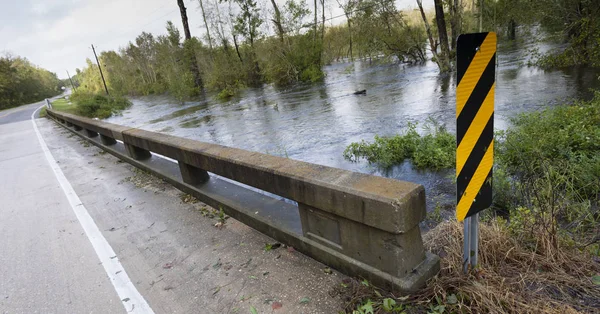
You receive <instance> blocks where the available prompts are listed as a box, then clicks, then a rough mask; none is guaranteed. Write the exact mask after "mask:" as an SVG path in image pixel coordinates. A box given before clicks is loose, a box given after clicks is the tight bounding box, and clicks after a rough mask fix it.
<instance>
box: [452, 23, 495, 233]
mask: <svg viewBox="0 0 600 314" xmlns="http://www.w3.org/2000/svg"><path fill="white" fill-rule="evenodd" d="M456 72H457V80H456V81H457V87H456V145H457V148H456V202H457V205H456V218H457V219H458V221H462V220H463V219H465V218H466V217H469V216H471V215H474V214H476V213H478V212H480V211H482V210H484V209H486V208H488V207H489V206H490V205H491V204H492V166H493V164H494V88H495V85H496V83H495V81H496V79H495V77H496V33H492V32H490V33H477V34H465V35H461V36H460V37H458V42H457V48H456Z"/></svg>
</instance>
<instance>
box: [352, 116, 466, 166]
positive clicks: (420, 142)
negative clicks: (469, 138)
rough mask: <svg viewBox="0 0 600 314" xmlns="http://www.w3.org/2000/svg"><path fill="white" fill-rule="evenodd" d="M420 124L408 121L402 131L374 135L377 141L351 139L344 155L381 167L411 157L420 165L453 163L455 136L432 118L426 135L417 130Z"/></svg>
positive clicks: (426, 126)
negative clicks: (384, 135)
mask: <svg viewBox="0 0 600 314" xmlns="http://www.w3.org/2000/svg"><path fill="white" fill-rule="evenodd" d="M416 127H417V124H415V123H409V124H408V126H407V128H406V130H405V131H404V133H403V134H401V135H395V136H392V137H380V136H377V135H376V136H375V139H374V142H372V143H368V142H365V141H362V142H360V143H351V144H350V145H349V146H348V147H346V149H345V150H344V153H343V154H344V158H345V159H347V160H350V161H354V162H356V161H358V160H360V159H361V158H364V159H366V160H367V161H368V162H369V163H373V164H377V165H380V166H382V167H385V168H387V167H390V166H393V165H398V164H401V163H402V162H404V161H405V160H407V159H408V160H410V161H411V162H412V163H413V165H414V166H415V167H417V168H419V169H432V170H439V169H447V168H452V167H454V163H455V158H456V140H455V138H454V136H453V135H452V134H450V133H449V132H448V131H447V130H446V128H445V127H443V126H441V125H439V124H437V123H436V122H435V121H433V120H430V121H429V122H428V123H427V124H426V125H425V130H426V132H427V134H426V135H424V136H421V135H419V133H418V132H417V130H416Z"/></svg>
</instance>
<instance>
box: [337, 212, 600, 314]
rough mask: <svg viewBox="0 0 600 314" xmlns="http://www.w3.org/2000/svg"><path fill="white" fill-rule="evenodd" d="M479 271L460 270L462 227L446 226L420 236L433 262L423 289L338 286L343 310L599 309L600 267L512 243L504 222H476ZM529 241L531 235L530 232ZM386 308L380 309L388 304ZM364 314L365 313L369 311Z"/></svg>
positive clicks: (576, 253) (572, 255)
mask: <svg viewBox="0 0 600 314" xmlns="http://www.w3.org/2000/svg"><path fill="white" fill-rule="evenodd" d="M480 227H481V229H480V249H479V252H480V255H479V262H480V264H479V266H478V268H477V269H473V270H471V271H470V273H469V274H468V275H465V274H463V271H462V224H461V223H458V222H457V221H446V222H443V223H441V224H439V225H438V226H437V227H435V228H434V229H432V230H431V231H430V232H429V233H427V234H426V235H425V236H424V242H425V247H426V248H427V249H428V250H430V251H432V252H434V253H436V254H438V255H439V256H440V257H441V271H440V273H439V274H438V275H437V276H436V277H434V278H433V279H431V280H430V281H429V282H428V284H427V287H426V288H424V289H422V290H420V291H418V292H417V293H414V294H412V295H409V296H404V297H400V296H397V295H394V294H391V293H389V292H385V291H382V290H380V289H377V288H376V287H372V286H370V285H365V284H363V283H361V282H359V281H357V280H352V281H350V282H345V283H342V287H341V288H339V290H340V293H341V294H342V296H343V297H344V298H345V299H346V301H347V305H346V308H345V310H344V312H345V313H361V314H362V313H557V314H559V313H560V314H563V313H580V312H583V313H592V312H594V311H597V310H598V308H599V307H600V285H599V284H598V282H596V281H597V280H598V277H597V276H598V275H600V263H598V262H595V263H594V262H592V256H590V255H589V254H588V253H587V252H586V251H585V250H581V249H580V248H577V247H572V246H565V247H562V248H561V249H560V250H557V251H553V252H545V253H544V252H536V251H535V250H531V249H530V248H528V247H526V246H523V245H522V244H521V243H519V242H518V241H517V240H516V239H515V237H514V236H513V234H512V232H511V231H510V230H509V228H507V227H506V223H505V222H502V221H496V220H494V221H491V222H488V223H481V224H480ZM532 236H536V235H532ZM386 299H391V300H393V301H394V302H393V304H394V306H393V307H392V310H389V309H390V307H387V306H385V304H386V302H387V304H388V305H389V304H391V303H392V302H390V301H389V300H388V301H386ZM371 308H372V312H369V311H366V310H365V309H371Z"/></svg>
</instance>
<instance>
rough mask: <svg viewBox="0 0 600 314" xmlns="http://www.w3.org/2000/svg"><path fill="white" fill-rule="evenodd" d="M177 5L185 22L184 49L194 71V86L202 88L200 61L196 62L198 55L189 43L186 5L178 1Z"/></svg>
mask: <svg viewBox="0 0 600 314" xmlns="http://www.w3.org/2000/svg"><path fill="white" fill-rule="evenodd" d="M177 5H179V12H180V13H181V21H182V22H183V32H184V33H185V41H184V43H183V49H184V50H185V53H186V54H187V55H188V57H189V62H190V71H192V75H194V85H195V86H196V87H200V88H202V77H201V76H200V70H199V69H198V61H197V60H196V53H195V51H194V50H193V49H194V47H192V46H191V45H190V43H189V41H190V40H191V39H192V35H191V34H190V26H189V24H188V18H187V13H186V10H185V5H183V0H177Z"/></svg>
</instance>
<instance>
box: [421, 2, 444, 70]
mask: <svg viewBox="0 0 600 314" xmlns="http://www.w3.org/2000/svg"><path fill="white" fill-rule="evenodd" d="M417 4H418V5H419V11H421V17H422V18H423V23H425V30H426V31H427V38H428V39H429V46H430V47H431V53H432V54H433V57H434V58H435V59H436V62H437V63H438V64H439V62H440V61H439V58H438V55H437V45H436V44H435V41H434V40H433V34H432V33H431V27H430V26H429V22H428V21H427V16H425V11H424V10H423V2H422V0H417Z"/></svg>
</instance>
